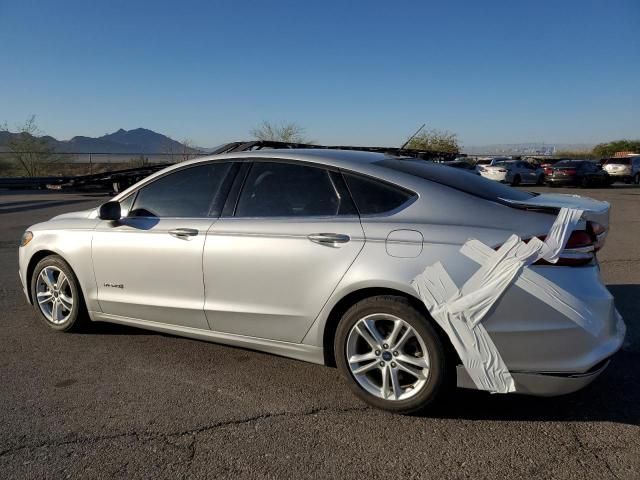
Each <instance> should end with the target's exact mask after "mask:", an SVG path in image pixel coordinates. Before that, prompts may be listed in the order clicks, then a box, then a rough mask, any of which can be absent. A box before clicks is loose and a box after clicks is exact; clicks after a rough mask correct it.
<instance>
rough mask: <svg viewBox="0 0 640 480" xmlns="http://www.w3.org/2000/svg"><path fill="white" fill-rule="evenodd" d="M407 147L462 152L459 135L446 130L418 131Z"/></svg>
mask: <svg viewBox="0 0 640 480" xmlns="http://www.w3.org/2000/svg"><path fill="white" fill-rule="evenodd" d="M406 148H410V149H415V150H432V151H436V152H444V153H460V144H459V143H458V136H457V135H456V134H455V133H452V132H448V131H444V130H435V129H432V130H425V131H422V132H420V133H418V134H417V135H416V136H415V137H413V138H412V139H411V141H410V142H409V143H408V144H407V147H406Z"/></svg>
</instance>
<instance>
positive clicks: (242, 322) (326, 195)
mask: <svg viewBox="0 0 640 480" xmlns="http://www.w3.org/2000/svg"><path fill="white" fill-rule="evenodd" d="M231 210H232V211H230V212H229V214H228V215H227V216H223V217H222V218H220V220H218V221H217V222H216V223H215V224H214V225H213V226H212V227H211V229H210V230H209V232H208V234H207V240H206V245H205V249H204V261H203V263H204V282H205V289H206V295H205V297H206V298H205V312H206V315H207V319H208V320H209V324H210V326H211V328H212V329H213V330H216V331H220V332H226V333H231V334H237V335H245V336H252V337H259V338H268V339H273V340H281V341H287V342H300V341H301V340H302V338H303V337H304V335H305V333H306V332H307V330H308V329H309V327H310V326H311V324H312V323H313V321H314V319H315V318H316V316H317V315H318V313H319V312H320V310H321V309H322V306H323V305H324V304H325V302H326V301H327V300H328V298H329V296H330V295H331V292H332V291H333V290H334V289H335V287H336V286H337V285H338V282H339V281H340V279H341V278H342V277H343V275H344V274H345V273H346V272H347V270H348V268H349V267H350V265H351V264H352V263H353V261H354V260H355V258H356V257H357V255H358V253H359V252H360V251H361V249H362V247H363V245H364V233H363V230H362V226H361V224H360V219H359V216H358V215H357V212H356V210H355V207H354V206H353V203H352V201H351V198H350V196H349V193H348V191H347V189H346V186H345V184H344V180H343V179H342V176H341V175H340V173H338V172H334V171H329V170H327V169H325V168H323V167H321V166H314V165H309V164H303V163H295V162H286V161H262V160H261V161H256V162H254V163H253V164H251V165H250V166H249V171H248V173H247V175H246V177H245V179H244V187H243V188H242V191H241V192H240V194H239V198H238V201H237V205H236V206H235V207H234V208H232V209H231Z"/></svg>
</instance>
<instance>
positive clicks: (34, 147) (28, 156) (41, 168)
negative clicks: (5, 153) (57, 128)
mask: <svg viewBox="0 0 640 480" xmlns="http://www.w3.org/2000/svg"><path fill="white" fill-rule="evenodd" d="M7 147H9V151H10V152H11V153H12V157H13V159H14V161H15V163H16V165H17V166H18V167H19V168H20V169H21V170H22V172H23V173H24V175H26V176H27V177H36V176H38V175H42V174H43V173H45V172H46V170H47V169H48V168H49V167H50V165H51V163H52V162H53V161H55V158H54V150H53V147H52V146H51V145H50V143H49V142H48V141H47V139H46V138H43V137H42V136H41V132H40V129H39V128H38V126H37V125H36V116H35V115H31V116H30V117H29V118H28V119H27V121H26V122H25V123H24V124H23V125H21V126H19V127H18V133H17V134H16V135H12V136H11V137H10V138H9V140H8V142H7Z"/></svg>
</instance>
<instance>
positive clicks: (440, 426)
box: [0, 185, 640, 479]
mask: <svg viewBox="0 0 640 480" xmlns="http://www.w3.org/2000/svg"><path fill="white" fill-rule="evenodd" d="M534 189H535V190H537V191H549V189H546V188H543V187H535V188H534ZM553 191H554V192H565V191H566V192H570V193H579V194H584V195H588V196H592V197H595V198H598V199H605V200H608V201H610V202H611V203H612V205H613V210H612V219H611V220H612V224H611V227H612V231H611V234H610V236H609V238H608V240H607V245H606V246H605V248H604V250H603V252H602V254H601V255H600V259H601V264H602V273H603V278H604V280H605V282H606V283H607V285H608V287H609V288H610V290H611V291H612V293H613V294H614V295H615V298H616V304H617V306H618V309H619V310H620V311H621V313H622V314H623V316H624V317H625V320H626V322H627V325H628V328H629V333H628V337H627V340H626V342H625V345H624V347H623V350H622V352H620V354H619V355H618V356H617V357H616V358H615V359H614V361H613V362H612V364H611V366H610V368H609V369H608V370H607V371H606V372H605V373H604V374H603V375H602V376H601V377H600V378H599V379H598V380H596V381H595V382H594V383H593V384H592V385H590V386H589V387H588V388H586V389H585V390H583V391H581V392H578V393H576V394H572V395H568V396H565V397H560V398H552V399H540V398H528V397H523V396H518V395H506V396H501V395H489V394H485V393H480V392H472V391H463V390H460V391H458V392H457V394H456V395H455V397H454V398H453V399H452V401H451V402H450V404H449V405H447V406H446V407H445V408H443V409H441V411H438V412H437V413H435V414H432V415H431V416H417V417H401V416H394V415H391V414H387V413H384V412H381V411H377V410H373V409H371V408H368V407H367V406H365V405H364V404H362V403H361V402H360V401H358V400H357V399H356V398H354V397H353V396H352V395H351V394H350V393H349V391H348V390H347V388H346V386H345V385H344V384H343V382H342V380H341V379H340V377H339V375H338V372H337V371H336V370H335V369H332V368H327V367H321V366H317V365H311V364H305V363H302V362H298V361H295V360H288V359H284V358H280V357H276V356H271V355H267V354H262V353H257V352H251V351H248V350H243V349H237V348H230V347H225V346H220V345H215V344H210V343H205V342H198V341H194V340H188V339H183V338H177V337H172V336H167V335H162V334H157V333H153V332H147V331H143V330H138V329H134V328H128V327H123V326H116V325H106V324H95V325H94V326H93V327H94V328H92V329H91V330H90V331H88V332H86V333H82V334H59V333H55V332H52V331H49V330H48V329H47V328H46V327H45V326H44V325H42V324H41V323H40V322H39V321H38V320H37V319H36V316H35V313H34V312H33V310H32V308H31V307H30V306H29V305H27V303H26V301H25V299H24V297H23V294H22V291H21V288H20V285H19V281H18V276H17V248H16V247H17V241H18V238H19V237H20V235H21V233H22V231H23V230H24V229H25V227H27V226H28V225H30V224H33V223H35V222H38V221H42V220H45V219H47V218H49V217H51V216H53V215H55V214H58V213H62V212H67V211H73V210H80V209H85V208H89V207H91V206H93V205H97V204H99V203H101V202H103V201H105V198H106V197H104V196H100V195H81V194H66V193H53V192H43V193H37V192H35V193H34V192H27V193H25V192H0V266H1V267H2V268H0V312H2V314H1V319H2V320H1V321H2V324H1V326H2V334H1V335H0V405H1V406H2V408H1V409H0V478H63V477H83V478H86V477H90V478H124V477H126V478H178V477H212V478H214V477H234V478H237V477H251V478H283V477H289V478H290V477H293V478H310V477H313V478H317V477H337V478H363V477H371V478H385V479H388V478H437V479H447V478H473V479H479V478H498V477H507V476H508V477H510V478H523V477H526V478H531V477H536V478H572V479H573V478H576V479H582V478H594V479H607V478H639V477H640V427H639V425H640V372H639V369H638V365H639V364H640V363H639V361H640V338H639V331H640V327H639V322H640V318H639V310H640V309H639V306H640V301H639V300H638V298H640V246H639V244H638V243H639V242H640V188H636V187H631V186H623V185H620V186H616V187H614V188H610V189H602V190H580V191H576V190H571V189H566V190H565V189H554V190H553Z"/></svg>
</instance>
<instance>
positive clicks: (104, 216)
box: [98, 202, 122, 220]
mask: <svg viewBox="0 0 640 480" xmlns="http://www.w3.org/2000/svg"><path fill="white" fill-rule="evenodd" d="M98 217H100V220H120V219H121V218H122V212H121V211H120V202H107V203H103V204H102V205H100V212H99V213H98Z"/></svg>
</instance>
